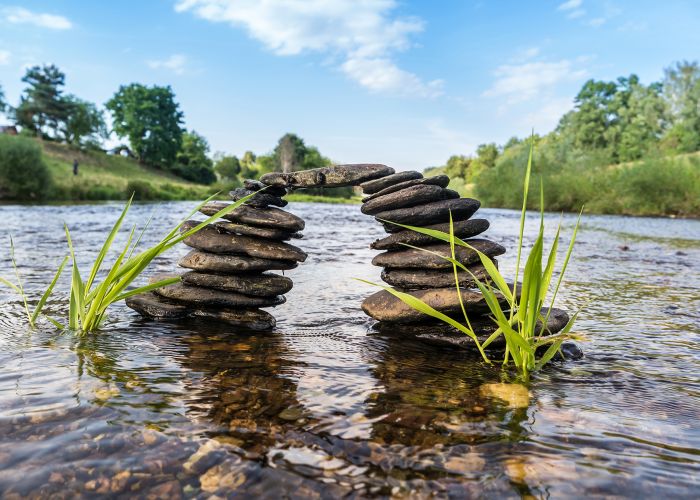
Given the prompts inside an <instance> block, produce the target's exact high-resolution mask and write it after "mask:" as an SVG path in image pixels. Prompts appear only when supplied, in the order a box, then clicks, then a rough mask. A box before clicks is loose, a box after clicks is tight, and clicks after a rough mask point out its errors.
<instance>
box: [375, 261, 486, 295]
mask: <svg viewBox="0 0 700 500" xmlns="http://www.w3.org/2000/svg"><path fill="white" fill-rule="evenodd" d="M493 262H494V264H496V265H498V264H497V263H496V261H495V260H494V261H493ZM467 269H469V271H470V272H471V274H469V273H467V272H465V271H463V270H462V269H458V271H457V279H458V280H459V286H461V287H465V288H475V287H476V280H479V281H481V282H482V283H483V282H485V281H489V274H488V272H486V269H485V268H484V266H482V265H481V264H472V265H471V266H468V267H467ZM382 280H383V281H384V282H385V283H388V284H389V285H391V286H394V287H396V288H402V289H411V290H415V289H418V288H446V287H450V286H452V287H454V286H456V283H455V275H454V270H453V269H446V270H431V269H384V270H383V271H382Z"/></svg>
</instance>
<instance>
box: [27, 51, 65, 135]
mask: <svg viewBox="0 0 700 500" xmlns="http://www.w3.org/2000/svg"><path fill="white" fill-rule="evenodd" d="M65 79H66V75H65V74H64V73H63V72H62V71H61V70H59V69H58V68H57V67H56V66H54V65H53V64H52V65H49V66H46V65H45V66H33V67H31V68H29V69H28V70H27V72H26V74H25V75H24V77H23V78H22V81H23V82H25V83H27V84H28V85H29V86H28V87H27V88H26V89H25V90H24V94H23V95H22V96H21V98H20V103H19V106H17V109H16V110H15V120H16V122H17V124H18V125H20V126H21V127H22V128H25V129H27V130H29V131H31V132H32V133H34V134H35V135H38V136H40V137H45V136H48V134H47V131H46V129H47V128H48V129H49V130H52V131H53V138H57V136H58V129H59V126H60V124H61V123H62V122H63V121H65V119H66V117H67V113H68V107H67V105H66V101H65V100H64V99H63V97H62V93H63V90H62V88H61V87H63V86H64V85H65Z"/></svg>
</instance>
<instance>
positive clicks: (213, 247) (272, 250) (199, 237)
mask: <svg viewBox="0 0 700 500" xmlns="http://www.w3.org/2000/svg"><path fill="white" fill-rule="evenodd" d="M197 224H198V222H197V221H186V222H185V223H184V224H182V226H181V227H180V231H181V232H185V231H187V230H189V229H192V228H193V227H195V226H196V225H197ZM183 241H184V243H185V244H186V245H188V246H191V247H193V248H196V249H198V250H204V251H205V252H211V253H223V254H245V255H250V256H251V257H260V258H262V259H272V260H294V261H297V262H304V261H305V260H306V252H304V251H303V250H301V249H300V248H297V247H295V246H294V245H290V244H288V243H282V242H281V241H273V240H266V239H263V238H256V237H254V236H243V235H240V234H226V233H220V232H219V231H217V229H216V227H214V226H212V225H208V226H205V227H203V228H202V229H200V230H199V231H197V232H196V233H194V234H193V235H191V236H188V237H187V238H185V239H184V240H183Z"/></svg>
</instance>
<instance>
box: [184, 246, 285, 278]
mask: <svg viewBox="0 0 700 500" xmlns="http://www.w3.org/2000/svg"><path fill="white" fill-rule="evenodd" d="M178 264H179V265H180V266H182V267H186V268H188V269H194V270H195V271H213V272H217V273H245V272H250V271H273V270H278V271H283V270H287V269H294V268H295V267H297V263H296V262H294V261H292V260H271V259H261V258H259V257H249V256H247V255H223V254H213V253H208V252H202V251H200V250H192V251H191V252H190V253H188V254H187V255H185V256H184V257H183V258H182V259H180V260H179V261H178Z"/></svg>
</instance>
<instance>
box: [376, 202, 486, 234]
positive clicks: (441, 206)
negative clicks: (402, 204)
mask: <svg viewBox="0 0 700 500" xmlns="http://www.w3.org/2000/svg"><path fill="white" fill-rule="evenodd" d="M480 205H481V204H480V203H479V201H477V200H474V199H472V198H458V199H456V200H442V201H434V202H432V203H426V204H425V205H417V206H415V207H408V208H397V209H396V210H387V211H386V212H379V213H378V214H377V215H376V217H375V218H376V219H377V221H379V222H381V223H382V224H383V225H384V229H385V230H386V231H387V232H388V233H395V232H398V231H402V230H403V228H402V227H401V226H397V225H395V224H392V222H397V223H399V224H407V225H410V226H427V225H430V224H439V223H441V222H448V221H449V220H450V212H452V218H453V220H466V219H468V218H469V217H471V216H472V215H474V212H476V211H477V210H478V209H479V206H480ZM384 221H386V222H384Z"/></svg>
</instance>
